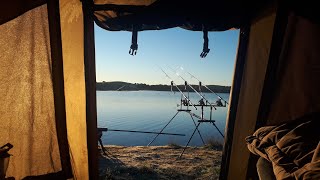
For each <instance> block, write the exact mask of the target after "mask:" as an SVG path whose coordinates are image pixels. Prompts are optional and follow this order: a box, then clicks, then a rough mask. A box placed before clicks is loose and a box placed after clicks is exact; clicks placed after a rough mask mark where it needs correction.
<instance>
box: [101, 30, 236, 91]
mask: <svg viewBox="0 0 320 180" xmlns="http://www.w3.org/2000/svg"><path fill="white" fill-rule="evenodd" d="M202 36H203V34H202V32H197V31H187V30H184V29H181V28H173V29H167V30H159V31H142V32H139V33H138V46H139V47H138V51H137V55H136V56H131V55H129V49H130V45H131V32H126V31H117V32H110V31H106V30H103V29H101V28H100V27H98V26H95V43H96V47H95V48H96V78H97V82H101V81H125V82H131V83H146V84H170V80H169V79H168V78H166V76H165V75H164V73H163V72H162V71H161V70H160V68H159V67H161V68H163V70H164V71H166V72H167V73H168V74H169V76H170V77H171V79H172V80H174V81H175V82H176V84H183V81H182V80H181V79H180V78H179V77H178V76H177V75H176V74H175V73H174V72H173V71H172V70H171V69H170V68H169V67H171V68H179V67H182V68H183V69H184V70H183V71H182V70H180V69H179V74H180V75H181V76H183V77H184V78H185V79H187V80H188V81H189V83H191V84H197V81H196V80H195V79H192V78H191V77H190V75H188V74H187V73H186V72H190V73H191V74H193V75H194V76H196V77H197V78H198V79H200V80H201V81H202V82H203V84H206V85H211V84H216V85H231V83H232V78H233V71H234V62H235V57H236V51H237V47H238V39H239V30H229V31H224V32H209V48H210V49H211V50H210V53H209V54H208V55H207V57H206V58H203V59H202V58H200V53H201V52H202V48H203V37H202Z"/></svg>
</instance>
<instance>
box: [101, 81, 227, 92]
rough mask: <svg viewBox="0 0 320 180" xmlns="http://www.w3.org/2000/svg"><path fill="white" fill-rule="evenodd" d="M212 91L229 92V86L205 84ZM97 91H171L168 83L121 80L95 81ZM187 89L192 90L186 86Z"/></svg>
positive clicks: (204, 90)
mask: <svg viewBox="0 0 320 180" xmlns="http://www.w3.org/2000/svg"><path fill="white" fill-rule="evenodd" d="M207 86H208V87H209V88H210V89H211V90H212V91H214V92H216V93H229V92H230V86H219V85H207ZM178 87H179V88H180V89H181V90H184V88H185V87H184V85H178ZM192 87H194V88H195V89H196V90H197V91H198V89H199V86H198V85H192ZM96 88H97V91H117V90H118V91H139V90H150V91H171V86H169V85H162V84H159V85H148V84H142V83H134V84H133V83H128V82H121V81H113V82H97V85H96ZM188 89H189V91H192V90H191V88H190V87H188ZM172 90H173V91H178V90H177V88H176V87H173V88H172ZM201 91H202V92H209V91H208V90H207V89H206V88H205V87H202V88H201Z"/></svg>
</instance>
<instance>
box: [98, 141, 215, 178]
mask: <svg viewBox="0 0 320 180" xmlns="http://www.w3.org/2000/svg"><path fill="white" fill-rule="evenodd" d="M106 149H107V151H108V153H107V155H106V156H103V155H101V157H100V179H116V180H118V179H132V180H133V179H139V180H143V179H164V180H169V179H177V180H179V179H183V180H185V179H186V180H188V179H218V177H219V172H220V161H221V151H217V150H214V149H211V148H208V147H188V148H187V149H186V151H185V153H184V154H183V156H182V158H180V159H177V158H178V157H179V155H180V154H181V152H182V149H183V147H180V146H177V145H176V144H170V146H169V145H168V146H149V147H147V146H133V147H126V146H106Z"/></svg>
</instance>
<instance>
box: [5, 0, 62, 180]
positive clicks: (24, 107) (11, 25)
mask: <svg viewBox="0 0 320 180" xmlns="http://www.w3.org/2000/svg"><path fill="white" fill-rule="evenodd" d="M0 34H1V38H0V52H1V53H0V59H1V63H0V82H1V83H0V94H1V96H0V104H1V105H0V114H1V116H0V121H1V123H0V128H1V130H0V146H1V145H3V144H5V143H8V142H9V143H11V144H12V145H13V148H12V149H11V150H10V151H9V153H10V154H11V155H12V156H11V158H10V162H9V167H8V170H7V177H15V178H16V179H21V178H23V177H25V176H36V175H42V174H47V173H51V172H57V171H60V170H61V164H60V155H59V148H58V143H57V135H56V127H55V115H54V98H53V87H52V78H51V76H52V74H51V58H50V42H49V30H48V17H47V7H46V5H43V6H40V7H37V8H35V9H33V10H30V11H28V12H27V13H25V14H23V15H21V16H19V17H18V18H16V19H14V20H12V21H9V22H7V23H5V24H3V25H1V26H0Z"/></svg>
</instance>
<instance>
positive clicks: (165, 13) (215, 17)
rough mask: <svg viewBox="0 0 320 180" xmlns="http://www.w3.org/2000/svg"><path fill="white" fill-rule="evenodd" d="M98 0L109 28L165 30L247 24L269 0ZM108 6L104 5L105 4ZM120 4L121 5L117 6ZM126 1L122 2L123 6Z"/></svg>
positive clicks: (98, 14) (99, 19)
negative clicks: (153, 0) (114, 2)
mask: <svg viewBox="0 0 320 180" xmlns="http://www.w3.org/2000/svg"><path fill="white" fill-rule="evenodd" d="M137 2H139V0H130V1H129V0H124V1H121V0H120V1H118V3H117V4H112V3H113V1H106V0H105V1H104V0H98V1H95V6H94V7H93V10H94V17H95V22H96V23H97V25H99V26H100V27H101V28H104V29H106V30H109V31H132V28H133V26H134V27H135V29H137V30H138V31H143V30H161V29H168V28H174V27H181V28H184V29H187V30H193V31H202V30H203V29H204V27H205V28H206V29H207V30H208V31H224V30H228V29H231V28H240V27H241V25H244V24H247V23H248V22H249V20H250V17H251V15H252V14H255V12H256V11H257V10H258V9H260V8H261V7H263V6H265V5H266V4H267V3H266V2H267V1H254V2H252V1H245V0H244V1H207V0H200V1H196V2H195V1H183V0H177V1H170V0H157V1H155V2H153V3H152V1H150V0H145V1H141V2H140V3H137ZM102 5H105V6H104V9H103V8H102V7H103V6H102ZM117 5H118V6H117ZM121 5H122V6H121Z"/></svg>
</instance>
